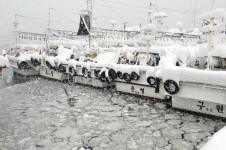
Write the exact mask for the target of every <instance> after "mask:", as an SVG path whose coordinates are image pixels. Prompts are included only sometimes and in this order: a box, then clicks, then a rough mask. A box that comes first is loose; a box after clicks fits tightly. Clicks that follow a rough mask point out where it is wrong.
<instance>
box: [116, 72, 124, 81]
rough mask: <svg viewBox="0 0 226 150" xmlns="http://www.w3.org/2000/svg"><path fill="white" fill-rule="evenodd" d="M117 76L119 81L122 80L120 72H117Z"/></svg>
mask: <svg viewBox="0 0 226 150" xmlns="http://www.w3.org/2000/svg"><path fill="white" fill-rule="evenodd" d="M117 76H118V78H119V79H123V74H122V72H121V71H118V72H117Z"/></svg>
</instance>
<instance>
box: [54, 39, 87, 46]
mask: <svg viewBox="0 0 226 150" xmlns="http://www.w3.org/2000/svg"><path fill="white" fill-rule="evenodd" d="M50 45H56V46H58V45H62V46H70V47H71V46H86V45H88V42H85V41H73V40H67V41H63V40H52V41H50Z"/></svg>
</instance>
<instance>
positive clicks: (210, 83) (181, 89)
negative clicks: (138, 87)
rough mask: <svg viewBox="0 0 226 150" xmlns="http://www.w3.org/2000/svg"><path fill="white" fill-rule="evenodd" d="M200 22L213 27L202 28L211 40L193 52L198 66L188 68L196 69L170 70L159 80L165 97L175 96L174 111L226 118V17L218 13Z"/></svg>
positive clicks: (204, 17) (209, 13)
mask: <svg viewBox="0 0 226 150" xmlns="http://www.w3.org/2000/svg"><path fill="white" fill-rule="evenodd" d="M200 18H201V20H203V21H204V22H205V21H206V20H210V24H208V25H206V26H205V27H203V32H204V33H205V34H207V37H209V40H207V42H208V43H204V44H201V45H200V46H199V47H198V48H197V49H195V50H193V51H192V53H194V54H193V55H194V56H195V58H196V60H195V61H193V63H194V62H195V63H196V65H193V66H190V64H192V63H191V62H190V63H189V67H193V68H186V67H174V66H170V67H167V68H164V69H163V70H162V72H161V74H160V76H161V78H162V79H163V82H164V88H165V91H166V93H165V94H166V95H170V96H172V106H173V107H174V108H178V109H184V110H189V111H193V112H198V113H204V114H209V115H214V116H220V117H226V112H225V109H226V101H225V97H226V83H225V77H226V70H225V69H224V68H225V50H224V48H225V47H226V45H225V32H224V31H225V21H224V20H225V18H226V13H225V11H224V10H223V9H216V10H213V11H211V12H208V13H206V14H204V15H202V16H201V17H200ZM214 22H217V23H214ZM204 29H205V30H204ZM192 59H193V58H192ZM194 68H196V69H194Z"/></svg>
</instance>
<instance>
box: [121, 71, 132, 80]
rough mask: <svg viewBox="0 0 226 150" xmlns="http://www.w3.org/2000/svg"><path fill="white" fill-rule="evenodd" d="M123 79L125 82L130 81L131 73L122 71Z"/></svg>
mask: <svg viewBox="0 0 226 150" xmlns="http://www.w3.org/2000/svg"><path fill="white" fill-rule="evenodd" d="M123 79H124V80H125V81H126V82H130V81H131V80H132V79H131V75H130V74H128V73H124V74H123Z"/></svg>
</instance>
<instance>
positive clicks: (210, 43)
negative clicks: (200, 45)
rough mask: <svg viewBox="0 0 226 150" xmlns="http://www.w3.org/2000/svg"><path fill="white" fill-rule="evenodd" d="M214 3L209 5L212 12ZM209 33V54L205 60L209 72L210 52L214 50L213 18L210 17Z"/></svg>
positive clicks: (213, 0)
mask: <svg viewBox="0 0 226 150" xmlns="http://www.w3.org/2000/svg"><path fill="white" fill-rule="evenodd" d="M214 2H215V0H212V5H211V9H212V11H213V10H214ZM210 26H211V28H210V33H209V52H208V59H207V69H208V70H211V68H212V67H211V66H212V51H213V48H214V39H213V36H214V31H213V28H212V27H213V26H214V17H213V16H211V18H210Z"/></svg>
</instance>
